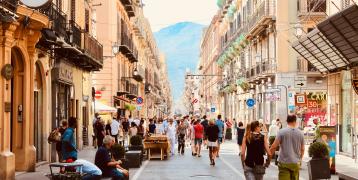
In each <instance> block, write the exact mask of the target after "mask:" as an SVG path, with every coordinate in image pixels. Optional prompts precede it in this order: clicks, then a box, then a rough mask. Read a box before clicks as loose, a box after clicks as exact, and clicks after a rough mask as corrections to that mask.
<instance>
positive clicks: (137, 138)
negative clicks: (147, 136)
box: [130, 135, 142, 146]
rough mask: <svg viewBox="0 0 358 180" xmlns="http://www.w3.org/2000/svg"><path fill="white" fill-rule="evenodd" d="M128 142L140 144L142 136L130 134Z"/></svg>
mask: <svg viewBox="0 0 358 180" xmlns="http://www.w3.org/2000/svg"><path fill="white" fill-rule="evenodd" d="M130 144H131V145H132V146H140V145H142V137H141V136H138V135H136V136H132V137H131V139H130Z"/></svg>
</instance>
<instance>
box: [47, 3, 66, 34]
mask: <svg viewBox="0 0 358 180" xmlns="http://www.w3.org/2000/svg"><path fill="white" fill-rule="evenodd" d="M40 12H41V13H43V14H45V15H46V16H47V17H48V18H49V20H50V21H51V22H52V27H51V29H52V30H54V31H55V33H56V35H57V36H59V37H63V38H65V39H68V38H67V32H66V29H67V27H66V25H67V21H66V19H67V15H66V14H65V13H64V12H62V11H61V10H60V9H59V8H58V7H57V6H56V5H55V4H51V5H49V6H47V7H45V8H42V9H40Z"/></svg>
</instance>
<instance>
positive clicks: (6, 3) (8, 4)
mask: <svg viewBox="0 0 358 180" xmlns="http://www.w3.org/2000/svg"><path fill="white" fill-rule="evenodd" d="M17 5H18V0H0V6H2V7H5V8H6V9H8V10H10V11H12V12H13V13H15V12H16V8H17ZM1 11H3V10H1Z"/></svg>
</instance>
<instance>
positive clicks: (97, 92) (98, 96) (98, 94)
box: [94, 91, 102, 99]
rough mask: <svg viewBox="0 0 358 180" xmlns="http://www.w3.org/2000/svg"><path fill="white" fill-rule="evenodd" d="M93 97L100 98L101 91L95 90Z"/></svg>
mask: <svg viewBox="0 0 358 180" xmlns="http://www.w3.org/2000/svg"><path fill="white" fill-rule="evenodd" d="M94 97H95V98H96V99H101V97H102V92H101V91H96V93H95V95H94Z"/></svg>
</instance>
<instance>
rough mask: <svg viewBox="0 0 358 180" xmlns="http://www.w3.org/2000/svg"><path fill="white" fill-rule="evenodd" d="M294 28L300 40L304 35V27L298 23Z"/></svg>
mask: <svg viewBox="0 0 358 180" xmlns="http://www.w3.org/2000/svg"><path fill="white" fill-rule="evenodd" d="M293 28H295V30H296V32H295V33H296V37H297V38H300V37H301V36H302V35H303V32H304V31H303V26H302V25H301V24H300V23H297V24H295V26H294V27H293Z"/></svg>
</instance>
